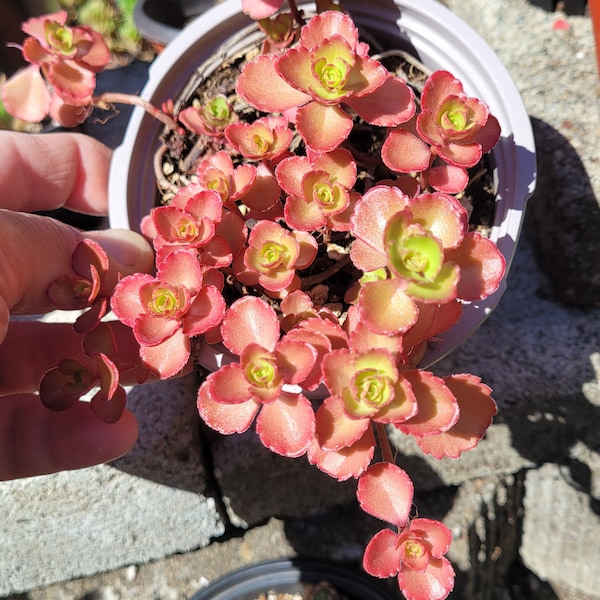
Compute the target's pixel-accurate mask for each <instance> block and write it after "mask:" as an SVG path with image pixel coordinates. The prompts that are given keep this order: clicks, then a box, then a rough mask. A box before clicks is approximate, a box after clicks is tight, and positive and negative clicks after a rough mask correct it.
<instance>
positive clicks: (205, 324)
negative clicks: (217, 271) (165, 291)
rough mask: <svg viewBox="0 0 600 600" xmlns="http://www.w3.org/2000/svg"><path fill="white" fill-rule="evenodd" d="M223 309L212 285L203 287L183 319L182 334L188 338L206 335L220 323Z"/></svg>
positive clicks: (218, 294)
mask: <svg viewBox="0 0 600 600" xmlns="http://www.w3.org/2000/svg"><path fill="white" fill-rule="evenodd" d="M225 309H226V305H225V300H224V299H223V295H222V294H221V292H220V291H219V290H218V289H217V288H216V287H215V286H214V285H209V286H206V287H203V288H202V289H201V290H200V292H199V293H198V295H197V296H196V298H195V299H194V300H193V301H192V303H191V305H190V308H189V310H188V312H187V313H186V315H185V316H184V318H183V333H185V335H189V336H190V337H193V336H196V335H202V334H203V333H206V332H207V331H208V330H209V329H212V328H213V327H216V326H217V325H219V324H220V323H221V321H222V320H223V317H224V315H225Z"/></svg>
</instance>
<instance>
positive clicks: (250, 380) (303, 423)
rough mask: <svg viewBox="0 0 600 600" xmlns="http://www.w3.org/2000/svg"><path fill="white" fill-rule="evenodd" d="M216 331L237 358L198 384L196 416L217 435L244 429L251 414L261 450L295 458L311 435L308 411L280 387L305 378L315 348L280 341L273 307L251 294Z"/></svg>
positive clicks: (312, 423)
mask: <svg viewBox="0 0 600 600" xmlns="http://www.w3.org/2000/svg"><path fill="white" fill-rule="evenodd" d="M221 329H222V335H223V343H224V344H225V346H226V347H227V348H228V349H229V350H230V351H231V352H233V353H234V354H236V355H237V356H239V357H240V362H239V363H232V364H230V365H226V366H224V367H221V368H220V369H219V370H218V371H216V372H214V373H211V374H210V375H209V376H208V377H207V378H206V380H205V382H204V383H203V384H202V385H201V386H200V390H199V392H198V409H199V411H200V414H201V416H202V418H203V419H204V420H205V421H206V422H207V423H208V424H209V425H210V426H211V427H212V428H213V429H216V430H217V431H221V432H222V433H234V432H238V433H240V432H242V431H245V430H246V429H248V427H250V425H251V424H252V422H253V421H254V419H255V418H256V432H257V434H258V436H259V438H260V440H261V441H262V443H263V444H264V445H265V446H266V447H267V448H270V449H271V450H273V451H274V452H276V453H278V454H281V455H283V456H289V457H297V456H301V455H302V454H304V453H305V452H306V450H307V449H308V447H309V445H310V443H311V441H312V438H313V435H314V429H315V417H314V412H313V409H312V406H311V404H310V402H309V401H308V400H307V399H306V398H305V397H304V396H303V395H302V394H301V393H299V392H294V391H290V390H289V389H287V388H286V386H299V385H302V384H303V382H304V381H305V379H306V378H307V377H309V375H310V373H311V372H312V370H313V367H314V364H315V360H316V358H317V352H316V350H315V349H314V348H313V347H312V346H311V345H310V344H307V343H306V342H303V341H297V340H294V339H286V338H285V337H284V338H282V339H280V327H279V321H278V319H277V315H276V314H275V311H274V310H273V309H272V308H271V307H270V306H269V305H268V304H266V302H264V301H263V300H261V299H259V298H256V297H253V296H246V297H244V298H241V299H239V300H237V301H236V302H234V303H233V304H232V305H231V307H230V308H229V309H228V311H227V315H226V316H225V319H224V320H223V325H222V327H221ZM257 415H258V416H257Z"/></svg>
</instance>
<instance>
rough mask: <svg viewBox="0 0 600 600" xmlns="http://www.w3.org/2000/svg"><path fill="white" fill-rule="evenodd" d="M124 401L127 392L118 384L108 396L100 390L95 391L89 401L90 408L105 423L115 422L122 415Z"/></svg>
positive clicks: (125, 401)
mask: <svg viewBox="0 0 600 600" xmlns="http://www.w3.org/2000/svg"><path fill="white" fill-rule="evenodd" d="M126 403H127V394H126V392H125V390H124V389H123V388H122V387H121V386H118V387H117V388H116V389H115V390H114V392H113V393H112V394H111V396H110V397H108V398H106V397H105V396H104V394H103V393H102V391H99V392H97V393H96V394H95V395H94V397H93V398H92V400H91V402H90V408H91V409H92V412H93V413H94V414H95V415H96V416H97V417H98V418H99V419H102V421H104V422H105V423H116V422H117V421H118V420H119V419H120V418H121V416H122V415H123V411H124V410H125V405H126Z"/></svg>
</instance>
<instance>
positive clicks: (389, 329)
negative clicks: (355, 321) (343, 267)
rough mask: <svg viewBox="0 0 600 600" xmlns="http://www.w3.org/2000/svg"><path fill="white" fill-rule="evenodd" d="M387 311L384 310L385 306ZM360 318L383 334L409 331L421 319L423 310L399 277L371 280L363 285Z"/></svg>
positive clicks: (372, 328) (373, 329)
mask: <svg viewBox="0 0 600 600" xmlns="http://www.w3.org/2000/svg"><path fill="white" fill-rule="evenodd" d="M382 306H385V307H386V310H385V311H382V310H381V307H382ZM358 310H359V314H360V319H361V320H363V321H364V323H365V324H366V325H367V327H369V329H371V330H372V331H374V332H375V333H379V334H383V335H397V334H398V333H404V332H405V331H408V330H409V329H410V328H411V327H412V326H413V325H414V324H415V323H416V321H417V317H418V315H419V311H418V309H417V306H416V304H415V303H414V301H413V299H412V298H411V297H410V296H408V295H407V294H406V292H405V291H404V289H403V286H402V284H401V282H400V280H399V279H385V280H378V281H371V282H369V283H366V284H365V285H363V286H362V288H361V290H360V295H359V300H358Z"/></svg>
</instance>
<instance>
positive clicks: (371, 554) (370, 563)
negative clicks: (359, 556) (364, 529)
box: [363, 529, 402, 579]
mask: <svg viewBox="0 0 600 600" xmlns="http://www.w3.org/2000/svg"><path fill="white" fill-rule="evenodd" d="M397 540H398V534H397V533H396V532H395V531H392V530H391V529H382V530H381V531H380V532H378V533H376V534H375V535H374V536H373V537H372V538H371V541H370V542H369V543H368V544H367V547H366V548H365V553H364V556H363V568H364V570H365V571H366V572H367V573H368V574H369V575H372V576H373V577H381V578H382V579H387V578H388V577H392V575H396V573H398V571H399V570H400V565H401V559H402V554H401V552H400V549H399V547H398V544H397Z"/></svg>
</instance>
